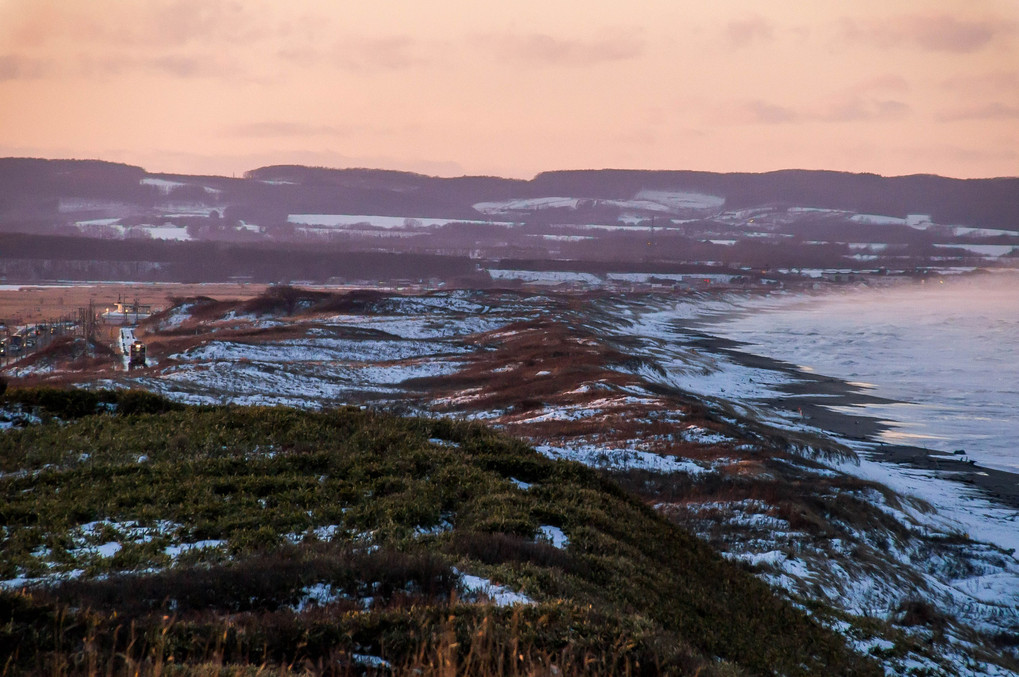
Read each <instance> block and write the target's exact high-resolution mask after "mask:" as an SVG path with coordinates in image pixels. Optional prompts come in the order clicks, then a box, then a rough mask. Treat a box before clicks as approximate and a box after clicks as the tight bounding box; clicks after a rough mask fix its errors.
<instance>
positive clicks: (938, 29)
mask: <svg viewBox="0 0 1019 677" xmlns="http://www.w3.org/2000/svg"><path fill="white" fill-rule="evenodd" d="M1015 28H1016V26H1015V23H1014V22H1009V21H991V20H980V21H965V20H961V19H957V18H955V17H953V16H949V15H947V14H938V15H918V14H917V15H909V16H898V17H892V18H889V19H885V20H877V19H852V18H847V19H843V20H842V22H841V29H842V34H843V35H844V36H845V37H846V38H848V39H850V40H854V41H859V42H866V43H870V44H874V45H877V46H879V47H884V48H890V47H919V48H920V49H924V50H928V51H941V52H955V53H967V52H975V51H977V50H979V49H982V48H983V47H985V46H986V45H987V44H988V43H990V42H991V40H993V39H994V38H995V37H997V36H999V35H1003V34H1008V33H1013V32H1014V31H1015Z"/></svg>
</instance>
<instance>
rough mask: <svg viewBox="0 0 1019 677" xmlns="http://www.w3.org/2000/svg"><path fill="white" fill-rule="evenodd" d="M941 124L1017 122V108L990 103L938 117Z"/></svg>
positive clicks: (996, 102) (1018, 113) (1018, 108)
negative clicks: (991, 121) (962, 121)
mask: <svg viewBox="0 0 1019 677" xmlns="http://www.w3.org/2000/svg"><path fill="white" fill-rule="evenodd" d="M938 120H940V121H942V122H958V121H960V120H1019V106H1009V105H1007V104H1004V103H1001V102H1000V101H992V102H991V103H988V104H984V105H982V106H972V107H969V108H960V109H957V110H954V111H950V112H947V113H943V114H941V115H938Z"/></svg>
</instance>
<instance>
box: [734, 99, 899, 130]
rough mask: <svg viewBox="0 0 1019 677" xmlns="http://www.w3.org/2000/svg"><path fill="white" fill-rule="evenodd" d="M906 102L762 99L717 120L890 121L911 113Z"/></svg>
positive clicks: (753, 122)
mask: <svg viewBox="0 0 1019 677" xmlns="http://www.w3.org/2000/svg"><path fill="white" fill-rule="evenodd" d="M911 110H912V109H911V108H910V107H909V105H907V104H906V103H904V102H902V101H897V100H894V99H875V98H871V97H865V96H858V95H843V96H842V97H840V98H836V99H834V100H833V101H832V102H831V103H828V104H827V105H819V106H813V107H809V108H805V109H796V108H791V107H789V106H784V105H780V104H776V103H772V102H770V101H764V100H762V99H753V100H750V101H742V102H738V103H735V104H733V105H732V106H730V107H729V108H728V109H726V110H725V111H724V112H723V113H722V114H721V115H720V119H722V120H728V121H729V122H730V123H732V124H750V125H785V124H792V123H806V122H825V123H839V122H859V121H864V120H867V121H879V120H893V119H897V118H901V117H903V116H905V115H907V114H909V113H910V112H911Z"/></svg>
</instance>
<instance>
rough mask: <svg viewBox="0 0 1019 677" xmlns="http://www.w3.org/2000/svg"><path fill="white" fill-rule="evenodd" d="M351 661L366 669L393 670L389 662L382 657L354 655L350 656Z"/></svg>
mask: <svg viewBox="0 0 1019 677" xmlns="http://www.w3.org/2000/svg"><path fill="white" fill-rule="evenodd" d="M350 660H352V661H354V662H355V663H357V664H358V665H364V666H365V667H369V668H374V669H376V670H389V669H390V668H392V665H391V664H390V663H389V661H387V660H386V659H384V658H382V657H380V656H372V655H371V654H363V653H352V654H350Z"/></svg>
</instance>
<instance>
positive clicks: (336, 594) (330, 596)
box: [290, 583, 344, 613]
mask: <svg viewBox="0 0 1019 677" xmlns="http://www.w3.org/2000/svg"><path fill="white" fill-rule="evenodd" d="M343 598H344V594H343V592H342V591H339V590H336V589H335V588H333V586H331V585H329V584H328V583H315V584H313V585H306V586H305V587H303V588H301V599H299V600H298V601H297V604H294V605H293V606H291V607H290V608H291V609H293V610H294V611H295V612H297V613H301V612H302V611H304V610H305V609H307V608H308V607H312V606H325V605H326V604H332V603H333V602H336V601H337V600H340V599H343Z"/></svg>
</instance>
